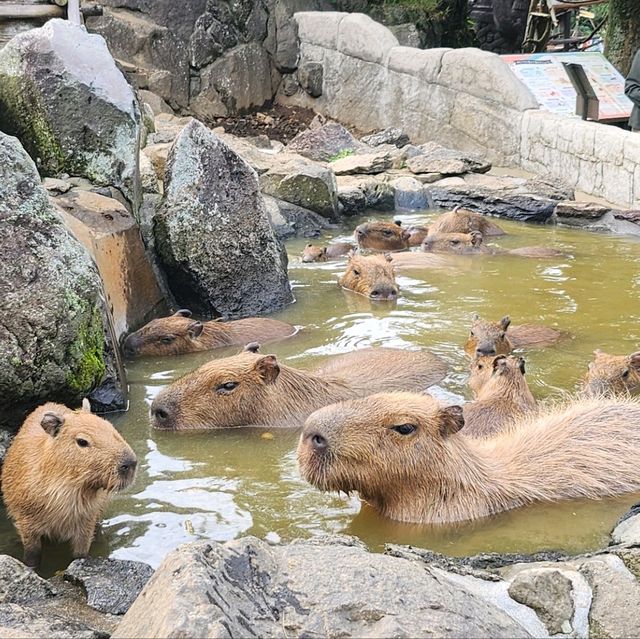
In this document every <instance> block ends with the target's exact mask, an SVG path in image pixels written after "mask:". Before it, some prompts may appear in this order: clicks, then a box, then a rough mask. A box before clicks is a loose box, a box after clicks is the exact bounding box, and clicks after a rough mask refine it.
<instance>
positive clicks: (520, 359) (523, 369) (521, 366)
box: [518, 357, 527, 375]
mask: <svg viewBox="0 0 640 639" xmlns="http://www.w3.org/2000/svg"><path fill="white" fill-rule="evenodd" d="M518 366H519V367H520V372H521V373H522V374H523V375H524V374H525V373H526V372H527V371H526V368H525V365H524V357H518Z"/></svg>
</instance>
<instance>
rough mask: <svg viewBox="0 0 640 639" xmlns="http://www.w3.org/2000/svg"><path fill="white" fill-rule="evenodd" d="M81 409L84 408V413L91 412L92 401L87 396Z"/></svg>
mask: <svg viewBox="0 0 640 639" xmlns="http://www.w3.org/2000/svg"><path fill="white" fill-rule="evenodd" d="M80 410H82V412H83V413H90V412H91V402H90V401H89V399H88V398H86V397H85V398H84V399H83V400H82V408H81V409H80Z"/></svg>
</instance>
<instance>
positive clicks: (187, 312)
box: [173, 308, 193, 317]
mask: <svg viewBox="0 0 640 639" xmlns="http://www.w3.org/2000/svg"><path fill="white" fill-rule="evenodd" d="M192 315H193V313H192V312H191V311H190V310H189V309H188V308H181V309H179V310H177V311H176V312H175V313H174V314H173V316H174V317H191V316H192Z"/></svg>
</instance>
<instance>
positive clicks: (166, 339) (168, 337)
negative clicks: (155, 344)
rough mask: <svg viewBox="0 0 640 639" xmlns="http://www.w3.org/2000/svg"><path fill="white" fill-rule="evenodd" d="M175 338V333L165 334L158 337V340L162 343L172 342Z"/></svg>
mask: <svg viewBox="0 0 640 639" xmlns="http://www.w3.org/2000/svg"><path fill="white" fill-rule="evenodd" d="M175 338H176V336H175V335H165V336H164V337H161V338H160V341H161V342H162V343H163V344H171V342H173V340H174V339H175Z"/></svg>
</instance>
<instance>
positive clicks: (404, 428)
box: [391, 424, 418, 435]
mask: <svg viewBox="0 0 640 639" xmlns="http://www.w3.org/2000/svg"><path fill="white" fill-rule="evenodd" d="M391 430H395V431H396V433H400V434H401V435H411V433H415V432H416V430H418V429H417V427H416V426H414V425H413V424H400V425H399V426H392V427H391Z"/></svg>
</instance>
